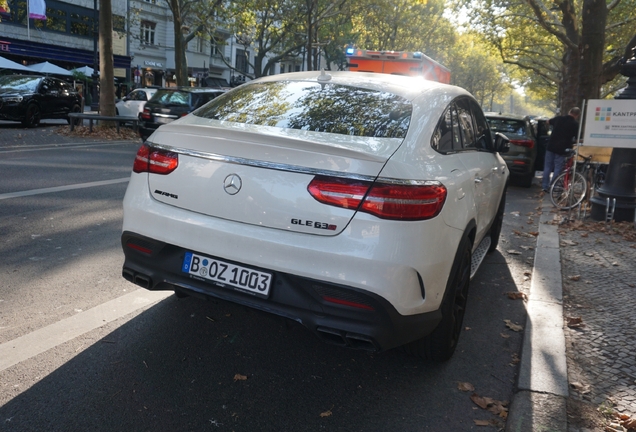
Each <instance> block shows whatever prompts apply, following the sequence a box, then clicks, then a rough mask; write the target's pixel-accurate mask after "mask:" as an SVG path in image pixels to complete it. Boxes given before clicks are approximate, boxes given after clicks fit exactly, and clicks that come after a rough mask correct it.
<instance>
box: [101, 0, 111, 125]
mask: <svg viewBox="0 0 636 432" xmlns="http://www.w3.org/2000/svg"><path fill="white" fill-rule="evenodd" d="M99 74H100V75H99V86H100V98H99V111H100V113H101V114H102V115H107V116H114V115H115V75H114V72H113V8H112V2H111V0H100V1H99Z"/></svg>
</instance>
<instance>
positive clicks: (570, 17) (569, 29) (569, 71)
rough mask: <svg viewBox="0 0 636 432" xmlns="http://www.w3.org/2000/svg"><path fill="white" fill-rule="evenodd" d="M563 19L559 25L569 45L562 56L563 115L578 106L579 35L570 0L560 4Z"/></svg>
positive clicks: (574, 10)
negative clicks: (561, 26) (561, 25)
mask: <svg viewBox="0 0 636 432" xmlns="http://www.w3.org/2000/svg"><path fill="white" fill-rule="evenodd" d="M560 7H561V12H562V13H563V19H562V20H561V23H562V24H563V28H564V31H565V34H566V36H567V38H568V40H569V43H567V44H565V54H564V56H563V80H562V82H563V84H562V90H563V98H562V99H561V114H562V115H565V114H567V112H568V111H569V110H570V108H572V107H574V106H577V105H580V103H581V102H580V101H581V97H580V95H579V67H580V57H579V48H578V47H579V41H580V39H581V35H580V33H579V28H578V25H577V15H576V9H575V7H574V3H573V1H572V0H568V1H564V2H563V3H561V6H560Z"/></svg>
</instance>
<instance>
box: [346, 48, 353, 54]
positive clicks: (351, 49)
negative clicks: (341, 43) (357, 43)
mask: <svg viewBox="0 0 636 432" xmlns="http://www.w3.org/2000/svg"><path fill="white" fill-rule="evenodd" d="M354 51H355V48H352V47H349V48H347V55H353V52H354Z"/></svg>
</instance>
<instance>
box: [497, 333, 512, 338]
mask: <svg viewBox="0 0 636 432" xmlns="http://www.w3.org/2000/svg"><path fill="white" fill-rule="evenodd" d="M499 334H500V336H501V337H502V338H504V339H508V338H509V337H510V335H509V334H506V333H499Z"/></svg>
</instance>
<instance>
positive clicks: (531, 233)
mask: <svg viewBox="0 0 636 432" xmlns="http://www.w3.org/2000/svg"><path fill="white" fill-rule="evenodd" d="M528 234H530V235H531V236H533V237H536V236H538V235H539V232H538V231H531V232H529V233H528Z"/></svg>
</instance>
